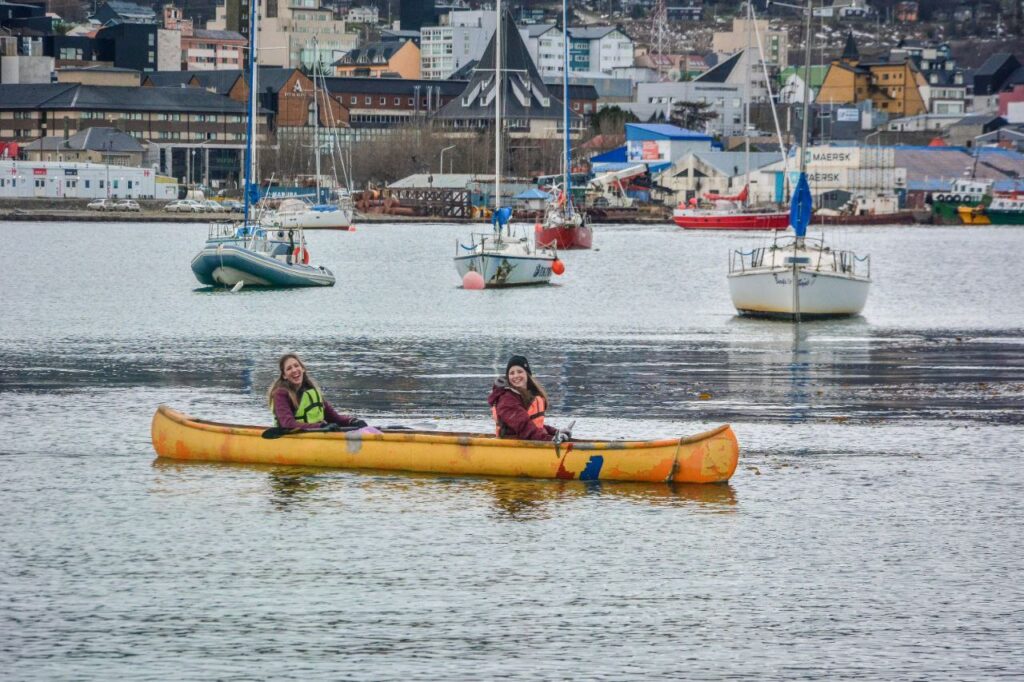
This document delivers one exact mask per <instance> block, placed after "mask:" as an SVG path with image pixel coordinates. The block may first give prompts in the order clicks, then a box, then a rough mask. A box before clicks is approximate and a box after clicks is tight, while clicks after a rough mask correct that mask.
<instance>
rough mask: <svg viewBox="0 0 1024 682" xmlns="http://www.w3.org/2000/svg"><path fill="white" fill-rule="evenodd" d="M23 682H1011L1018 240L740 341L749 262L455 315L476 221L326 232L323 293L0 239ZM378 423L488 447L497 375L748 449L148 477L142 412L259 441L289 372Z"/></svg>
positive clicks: (964, 250) (0, 377) (611, 422)
mask: <svg viewBox="0 0 1024 682" xmlns="http://www.w3.org/2000/svg"><path fill="white" fill-rule="evenodd" d="M0 230H2V231H3V233H4V235H5V237H7V240H6V241H7V243H8V244H9V247H8V248H7V249H4V250H3V252H2V253H0V284H2V287H0V290H2V298H0V514H2V515H3V518H4V523H3V525H2V526H0V528H2V530H0V561H2V565H3V567H4V570H3V571H2V573H0V670H4V677H5V678H8V679H39V680H53V679H76V680H83V679H84V680H109V679H112V678H114V677H122V678H126V679H168V678H186V679H194V678H204V679H255V678H294V679H331V680H334V679H349V678H351V679H407V680H409V679H423V680H427V679H440V678H455V679H493V678H514V679H531V680H532V679H551V678H555V679H595V678H604V679H625V678H631V679H650V678H655V677H660V678H668V677H671V678H686V679H719V678H728V679H749V680H788V679H837V678H860V679H927V680H934V679H956V680H963V679H993V678H999V677H1007V678H1016V679H1019V676H1020V674H1021V673H1020V671H1021V670H1022V669H1024V634H1022V633H1024V608H1022V606H1021V604H1022V603H1024V595H1022V591H1024V590H1022V587H1021V584H1022V580H1021V575H1020V573H1021V566H1022V565H1024V549H1022V548H1021V536H1022V530H1024V528H1022V521H1024V511H1022V508H1021V505H1020V490H1021V486H1022V484H1024V473H1022V467H1021V449H1022V445H1021V444H1022V443H1024V417H1022V415H1024V412H1022V407H1024V307H1022V301H1024V283H1022V278H1021V276H1020V265H1019V262H1020V258H1019V254H1020V252H1021V250H1022V247H1024V231H1022V230H1020V229H1019V228H1017V229H1013V228H972V229H969V230H968V229H963V228H865V229H849V230H843V231H838V232H834V233H832V234H831V238H832V239H833V241H834V242H835V243H836V245H837V246H840V247H843V246H845V247H853V248H856V249H857V250H858V251H859V252H861V253H870V254H871V255H872V261H873V262H872V274H873V276H874V280H875V284H874V285H873V289H872V292H871V296H870V298H869V301H868V305H867V308H866V309H865V314H864V316H863V317H862V318H858V319H854V320H848V321H842V322H826V323H812V324H805V325H803V326H802V327H801V328H800V329H799V330H795V329H794V327H793V326H792V325H789V324H785V323H775V322H764V321H747V320H741V319H738V318H736V317H734V316H733V313H732V308H731V304H730V301H729V297H728V290H727V285H726V282H725V271H726V265H727V255H728V252H729V250H730V249H732V248H749V246H750V244H751V243H752V242H758V241H760V240H761V239H763V238H761V237H756V236H755V237H751V236H749V235H738V234H700V233H684V232H682V231H680V230H677V229H676V228H674V227H670V226H665V227H630V226H606V227H605V226H601V227H598V228H597V230H596V235H595V243H596V244H597V245H598V246H599V250H595V251H592V252H583V253H569V254H565V256H564V258H565V261H566V263H567V272H566V274H565V275H564V276H563V277H562V278H560V279H559V280H558V285H557V286H551V287H547V288H535V289H527V290H519V291H485V292H468V291H462V290H461V289H459V288H458V283H459V282H458V278H457V276H456V274H455V270H454V267H453V266H452V263H451V257H452V256H453V255H454V252H455V244H456V240H457V239H458V238H459V237H463V238H464V239H465V238H466V236H467V235H468V233H469V231H470V228H468V227H467V226H455V225H403V226H384V225H380V226H375V225H367V226H366V227H364V228H360V229H359V231H357V232H355V233H351V234H343V233H333V234H330V233H312V234H311V235H310V240H311V248H310V250H311V252H312V255H313V260H314V261H319V262H322V263H324V264H326V265H328V266H329V267H332V268H333V269H334V270H335V273H336V274H337V276H338V285H337V286H336V287H334V288H333V289H324V290H305V291H276V292H262V291H254V290H253V291H251V290H244V291H242V292H240V293H237V294H231V293H228V292H224V291H204V290H199V289H197V286H198V285H197V284H196V282H195V281H194V279H193V277H192V274H191V271H190V270H189V261H190V259H191V257H192V255H193V254H194V253H195V252H196V251H197V250H198V248H199V246H200V244H201V242H202V240H203V238H204V237H205V234H206V232H205V227H204V226H202V225H195V226H180V225H178V226H175V225H159V226H141V225H102V224H99V225H97V224H82V225H29V224H0ZM288 350H296V351H298V352H300V353H301V354H303V355H304V356H305V357H306V359H307V361H308V363H309V364H310V368H311V371H312V372H313V373H314V374H315V376H317V377H318V378H319V379H320V381H321V382H322V383H323V384H324V385H325V387H326V389H327V391H328V395H329V396H330V398H331V400H332V402H334V403H335V404H337V405H339V406H341V407H344V408H347V409H349V410H351V411H354V412H356V413H358V414H360V415H361V416H365V417H368V418H370V419H371V420H372V421H376V422H377V423H382V422H384V423H391V422H401V421H406V422H407V423H416V422H425V421H429V422H430V423H432V424H436V425H438V426H439V427H444V428H447V427H458V428H473V429H481V430H486V429H487V428H488V427H489V424H488V417H487V408H486V404H485V402H484V398H485V396H486V394H487V392H488V389H489V386H490V381H491V378H492V377H493V376H494V375H495V374H496V373H497V372H499V371H500V370H502V369H503V368H504V361H505V358H506V357H507V355H508V354H509V353H511V352H513V351H515V352H522V353H525V354H526V355H528V356H529V357H530V359H531V362H532V364H533V366H534V368H535V369H536V370H537V372H538V374H539V376H540V379H541V380H542V381H543V383H544V384H545V385H546V386H547V388H548V390H549V393H550V394H551V397H552V402H553V406H552V409H551V410H550V412H551V413H552V415H553V416H552V421H553V422H554V423H556V424H559V423H563V424H564V423H565V422H567V421H569V420H572V419H576V420H577V424H576V427H575V429H574V431H575V433H576V435H577V436H586V435H595V436H605V437H626V436H629V437H641V436H643V437H646V436H657V435H682V434H686V433H692V432H694V431H697V430H702V429H704V428H706V427H707V426H710V425H714V424H717V423H721V422H725V421H728V422H731V423H732V424H733V426H734V429H735V431H736V433H737V435H738V437H739V439H740V444H741V447H742V454H741V460H740V467H739V469H738V471H737V472H736V475H735V476H734V478H733V479H732V481H731V483H730V484H728V485H725V486H703V487H702V486H692V487H691V486H682V487H667V486H657V485H626V484H617V485H613V484H601V485H593V484H591V485H584V484H574V483H566V482H549V481H524V480H503V479H480V478H446V477H436V476H424V475H403V474H393V473H383V474H382V473H374V472H345V471H323V470H302V469H286V468H261V467H251V466H225V465H212V464H210V465H207V464H181V463H174V462H167V461H162V460H160V461H157V460H155V458H154V455H153V451H152V447H151V445H150V442H149V421H150V418H151V417H152V414H153V411H154V409H155V408H156V406H157V405H158V404H159V403H168V404H170V405H172V406H174V407H176V408H178V409H181V410H184V411H186V412H190V413H192V414H194V415H197V416H201V417H204V418H210V419H221V420H225V421H242V422H251V423H266V422H267V421H268V415H269V413H268V412H267V411H266V408H265V407H264V402H263V392H264V390H265V388H266V386H267V384H268V383H269V382H270V381H271V379H272V378H273V374H274V364H275V361H276V357H277V356H278V355H279V354H280V353H282V352H284V351H288Z"/></svg>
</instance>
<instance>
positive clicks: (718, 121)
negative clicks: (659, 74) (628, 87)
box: [619, 79, 744, 137]
mask: <svg viewBox="0 0 1024 682" xmlns="http://www.w3.org/2000/svg"><path fill="white" fill-rule="evenodd" d="M743 95H744V92H743V85H742V84H741V83H725V82H717V81H705V80H703V79H697V80H693V81H676V82H664V83H638V84H637V86H636V103H637V104H638V105H640V106H639V107H633V106H630V105H619V106H621V107H622V108H624V109H629V110H630V111H633V112H634V113H635V114H637V116H638V117H639V118H641V120H649V119H650V118H651V117H652V116H653V115H655V114H659V115H660V116H659V117H660V118H661V119H662V120H666V121H667V120H668V119H669V118H671V116H672V109H673V107H674V106H675V104H676V102H696V103H700V104H710V105H711V107H710V109H709V110H710V111H713V112H715V113H717V114H718V116H717V117H716V118H713V119H711V120H710V121H709V122H708V123H707V129H706V131H701V133H706V134H711V135H715V136H717V137H731V136H734V135H742V134H743Z"/></svg>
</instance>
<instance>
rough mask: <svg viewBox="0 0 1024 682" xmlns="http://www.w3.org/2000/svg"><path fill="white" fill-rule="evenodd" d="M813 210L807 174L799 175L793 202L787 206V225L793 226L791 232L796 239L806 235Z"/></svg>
mask: <svg viewBox="0 0 1024 682" xmlns="http://www.w3.org/2000/svg"><path fill="white" fill-rule="evenodd" d="M813 210H814V202H813V200H812V199H811V187H810V185H808V184H807V173H801V174H800V178H799V179H798V180H797V181H796V190H794V192H793V200H792V202H791V203H790V204H789V224H790V225H792V226H793V232H794V233H795V234H796V236H797V237H803V236H804V235H805V234H807V226H808V225H809V224H810V223H811V211H813Z"/></svg>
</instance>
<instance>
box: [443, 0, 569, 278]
mask: <svg viewBox="0 0 1024 682" xmlns="http://www.w3.org/2000/svg"><path fill="white" fill-rule="evenodd" d="M496 12H497V28H496V30H495V32H494V40H493V42H492V46H493V55H494V60H493V61H494V75H493V76H492V81H493V83H494V211H493V213H492V219H491V222H492V227H493V229H492V231H491V232H490V233H486V234H481V233H477V234H473V235H472V243H471V245H469V246H466V245H464V244H462V243H461V242H460V241H458V240H456V243H455V269H456V270H457V271H458V273H459V277H461V278H462V279H463V282H467V279H466V275H468V274H469V273H471V272H473V273H477V274H479V275H480V277H481V278H482V280H483V286H484V287H486V288H498V287H510V286H521V285H526V284H548V283H549V282H550V281H551V273H552V270H553V269H554V268H555V267H557V266H556V265H555V263H556V262H557V254H556V253H555V251H554V250H553V249H548V248H538V247H537V246H535V245H534V244H533V243H532V240H531V239H530V238H529V237H528V236H526V235H522V234H515V233H514V232H513V228H512V226H511V224H510V221H511V218H512V208H511V207H508V206H505V207H503V206H502V205H501V171H502V166H501V148H502V144H503V142H504V140H503V139H502V137H503V136H502V99H503V97H502V95H503V92H502V91H503V89H504V83H503V78H502V63H503V61H502V57H503V55H502V30H503V28H502V23H503V19H504V17H503V16H502V8H501V0H497V2H496ZM486 57H487V55H486V53H485V55H484V59H483V60H481V63H486Z"/></svg>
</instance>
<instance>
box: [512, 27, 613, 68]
mask: <svg viewBox="0 0 1024 682" xmlns="http://www.w3.org/2000/svg"><path fill="white" fill-rule="evenodd" d="M519 34H520V36H521V37H522V39H523V43H524V44H525V45H526V49H527V51H528V52H529V54H530V58H531V59H533V63H534V64H536V66H537V71H539V72H540V74H541V76H543V77H544V78H561V76H562V69H563V66H564V63H565V41H564V39H563V36H562V31H561V29H559V28H558V27H557V26H555V25H554V24H532V25H528V26H523V27H521V28H520V29H519ZM569 64H570V73H572V72H575V73H588V72H600V73H608V74H610V73H613V72H614V71H615V69H622V68H628V67H631V66H633V41H632V39H630V37H629V36H628V35H626V34H625V33H624V32H623V31H622V30H620V29H618V28H616V27H614V26H582V27H580V26H577V27H572V26H570V27H569Z"/></svg>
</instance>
